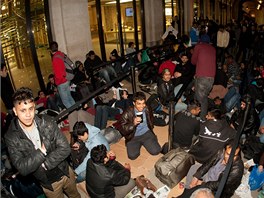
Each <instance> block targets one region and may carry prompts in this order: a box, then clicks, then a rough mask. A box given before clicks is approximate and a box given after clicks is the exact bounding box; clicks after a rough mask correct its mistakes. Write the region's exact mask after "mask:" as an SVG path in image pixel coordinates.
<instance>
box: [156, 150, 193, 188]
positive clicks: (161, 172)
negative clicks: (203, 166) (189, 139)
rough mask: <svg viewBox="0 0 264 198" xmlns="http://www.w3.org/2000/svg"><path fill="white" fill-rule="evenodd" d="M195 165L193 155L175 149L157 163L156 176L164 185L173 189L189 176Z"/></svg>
mask: <svg viewBox="0 0 264 198" xmlns="http://www.w3.org/2000/svg"><path fill="white" fill-rule="evenodd" d="M194 163H195V160H194V157H193V155H191V154H190V153H188V152H186V151H184V150H183V149H182V148H177V149H173V150H171V151H169V152H168V153H166V154H165V155H164V156H162V157H161V158H160V159H159V160H158V161H157V162H156V163H155V175H156V177H157V178H158V179H159V180H160V181H161V182H162V183H164V184H166V185H167V186H169V187H170V188H173V187H174V186H176V185H177V184H178V183H179V182H180V181H181V180H182V179H183V178H184V177H185V176H186V175H187V173H188V171H189V169H190V167H191V166H192V165H193V164H194Z"/></svg>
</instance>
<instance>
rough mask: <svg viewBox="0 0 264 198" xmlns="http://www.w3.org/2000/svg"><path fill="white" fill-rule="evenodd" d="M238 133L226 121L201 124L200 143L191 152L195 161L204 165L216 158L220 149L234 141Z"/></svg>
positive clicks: (210, 121) (211, 121)
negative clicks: (231, 140)
mask: <svg viewBox="0 0 264 198" xmlns="http://www.w3.org/2000/svg"><path fill="white" fill-rule="evenodd" d="M235 134H236V131H235V130H234V129H233V128H231V127H230V126H229V125H228V123H227V122H226V121H225V120H207V121H206V122H205V123H203V124H201V127H200V132H199V137H198V141H197V142H196V143H195V144H194V145H193V147H192V148H191V150H190V151H189V152H190V153H191V154H193V155H194V157H195V160H196V161H198V162H199V163H201V164H203V163H205V162H206V161H208V160H209V159H211V158H212V156H214V155H215V154H216V153H217V152H218V150H219V149H223V148H224V146H225V144H226V143H227V142H228V141H229V140H230V139H233V138H234V136H235Z"/></svg>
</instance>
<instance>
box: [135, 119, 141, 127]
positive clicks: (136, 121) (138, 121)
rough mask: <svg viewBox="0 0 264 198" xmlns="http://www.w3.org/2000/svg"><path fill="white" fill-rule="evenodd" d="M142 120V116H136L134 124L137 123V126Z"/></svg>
mask: <svg viewBox="0 0 264 198" xmlns="http://www.w3.org/2000/svg"><path fill="white" fill-rule="evenodd" d="M140 122H141V117H135V118H134V125H135V126H136V125H139V124H140Z"/></svg>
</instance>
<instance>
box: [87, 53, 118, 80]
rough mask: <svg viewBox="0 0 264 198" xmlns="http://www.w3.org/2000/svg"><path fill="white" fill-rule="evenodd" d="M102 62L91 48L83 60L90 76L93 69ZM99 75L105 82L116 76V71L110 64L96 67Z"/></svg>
mask: <svg viewBox="0 0 264 198" xmlns="http://www.w3.org/2000/svg"><path fill="white" fill-rule="evenodd" d="M101 64H103V61H102V60H101V58H100V57H99V56H97V55H96V54H95V52H94V51H93V50H91V51H89V52H88V54H86V60H85V61H84V67H85V70H86V72H87V73H88V75H89V76H90V77H92V76H93V75H94V72H93V70H94V69H95V68H96V67H97V66H99V65H101ZM98 70H99V71H98V74H99V77H101V78H103V79H104V80H105V81H106V82H110V81H111V80H112V79H113V78H116V77H117V75H116V72H115V70H114V68H113V67H112V66H109V65H108V66H104V67H101V68H99V69H98Z"/></svg>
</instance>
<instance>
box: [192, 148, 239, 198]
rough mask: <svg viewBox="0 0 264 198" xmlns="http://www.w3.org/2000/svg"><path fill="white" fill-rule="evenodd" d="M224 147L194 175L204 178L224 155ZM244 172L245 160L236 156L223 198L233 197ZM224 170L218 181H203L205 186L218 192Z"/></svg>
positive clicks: (200, 178)
mask: <svg viewBox="0 0 264 198" xmlns="http://www.w3.org/2000/svg"><path fill="white" fill-rule="evenodd" d="M223 152H224V149H223V150H219V151H218V153H217V154H216V155H215V156H214V157H212V158H211V159H210V160H209V161H207V162H206V163H204V164H203V165H202V166H201V167H200V168H199V169H198V170H197V172H196V173H195V174H194V175H193V176H194V177H196V178H197V179H199V180H202V177H203V175H205V174H206V173H207V172H208V171H209V169H210V168H211V167H213V166H215V165H216V163H217V162H218V161H219V160H220V159H221V156H222V155H223ZM243 172H244V165H243V162H242V160H241V158H240V157H238V158H236V159H235V160H234V161H233V163H232V166H231V169H230V172H229V175H228V178H227V181H226V183H225V186H224V189H223V192H222V194H221V198H229V197H232V195H233V194H234V192H235V190H236V189H237V188H238V186H239V185H240V182H241V179H242V176H243ZM223 173H224V172H222V173H221V174H220V176H219V178H218V180H217V181H209V182H206V183H203V184H202V185H203V187H206V188H209V189H211V190H212V191H213V192H216V191H217V189H218V187H219V184H220V181H221V178H222V176H223Z"/></svg>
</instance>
